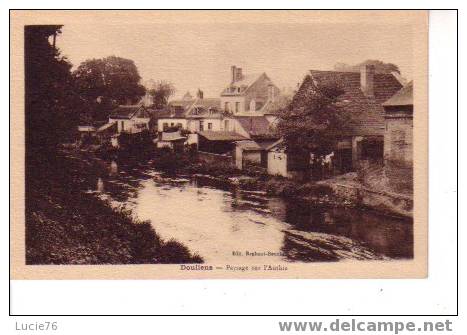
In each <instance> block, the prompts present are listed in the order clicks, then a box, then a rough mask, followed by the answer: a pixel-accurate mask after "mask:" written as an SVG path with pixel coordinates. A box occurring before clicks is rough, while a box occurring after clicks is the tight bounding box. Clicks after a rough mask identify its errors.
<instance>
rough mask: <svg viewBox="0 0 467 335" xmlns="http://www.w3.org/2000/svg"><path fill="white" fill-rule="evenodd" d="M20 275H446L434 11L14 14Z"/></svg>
mask: <svg viewBox="0 0 467 335" xmlns="http://www.w3.org/2000/svg"><path fill="white" fill-rule="evenodd" d="M10 32H11V36H10V41H11V45H10V71H11V79H10V80H11V82H10V85H11V90H10V92H11V94H10V138H11V142H10V146H11V147H10V150H11V161H10V171H11V172H10V174H11V181H10V187H11V193H10V197H11V202H10V203H11V205H10V208H11V214H10V231H11V239H10V254H11V256H10V257H11V268H10V271H11V277H12V279H223V278H225V279H248V278H251V279H273V278H282V279H295V278H297V279H299V278H425V277H427V276H428V267H427V264H428V255H427V235H428V215H427V212H428V208H427V201H428V179H427V170H428V159H427V158H428V157H427V155H428V133H427V132H428V94H427V90H428V12H427V11H397V10H381V11H366V10H361V11H346V10H333V11H313V10H308V11H300V10H291V11H285V10H284V11H268V10H255V11H247V10H213V11H194V10H193V11H190V10H182V11H170V10H168V11H164V10H144V11H143V10H136V11H132V10H115V11H99V10H55V11H48V10H13V11H11V12H10Z"/></svg>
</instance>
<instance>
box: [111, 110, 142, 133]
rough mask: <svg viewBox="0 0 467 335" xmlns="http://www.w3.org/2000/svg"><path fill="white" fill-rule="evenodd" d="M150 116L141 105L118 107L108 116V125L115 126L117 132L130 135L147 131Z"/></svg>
mask: <svg viewBox="0 0 467 335" xmlns="http://www.w3.org/2000/svg"><path fill="white" fill-rule="evenodd" d="M149 122H150V115H149V113H148V112H147V110H146V108H145V107H144V106H141V105H128V106H119V107H117V108H116V109H114V110H113V111H112V113H111V114H110V116H109V124H112V123H116V124H117V132H118V133H121V132H125V133H130V134H135V133H139V132H141V131H143V130H145V129H149Z"/></svg>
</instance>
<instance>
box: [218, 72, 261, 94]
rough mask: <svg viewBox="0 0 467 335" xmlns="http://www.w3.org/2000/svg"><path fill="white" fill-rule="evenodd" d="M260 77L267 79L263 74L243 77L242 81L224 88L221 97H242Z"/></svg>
mask: <svg viewBox="0 0 467 335" xmlns="http://www.w3.org/2000/svg"><path fill="white" fill-rule="evenodd" d="M262 76H265V77H267V75H266V73H265V72H263V73H259V74H258V73H256V74H253V73H252V74H247V75H243V76H242V79H240V80H237V81H235V82H233V83H230V84H229V85H228V86H227V87H226V88H224V90H223V91H222V92H221V95H243V94H244V93H245V92H246V91H247V90H248V88H249V87H250V86H251V85H253V84H254V83H255V82H256V81H257V80H258V79H259V78H260V77H262ZM238 88H240V91H238Z"/></svg>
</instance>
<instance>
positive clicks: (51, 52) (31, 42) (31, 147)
mask: <svg viewBox="0 0 467 335" xmlns="http://www.w3.org/2000/svg"><path fill="white" fill-rule="evenodd" d="M61 27H62V26H59V25H41V26H26V27H25V30H24V36H25V93H26V94H25V118H26V152H27V155H28V156H29V155H30V154H31V156H32V155H36V154H38V155H39V154H40V153H41V152H50V151H51V150H55V147H56V145H57V144H58V143H60V142H63V141H66V140H69V139H71V137H72V136H74V131H75V130H76V126H77V124H78V120H79V116H80V113H81V112H82V110H83V109H84V104H83V101H82V100H81V99H80V98H79V96H78V95H77V94H76V93H75V91H74V85H73V78H72V76H71V71H70V70H71V67H72V65H71V64H70V62H69V61H68V60H67V59H66V58H65V57H63V56H61V55H60V51H59V50H58V49H57V48H56V46H55V40H56V37H57V35H60V33H61ZM50 37H52V39H51V40H49V39H50Z"/></svg>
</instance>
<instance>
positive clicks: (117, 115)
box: [110, 105, 149, 119]
mask: <svg viewBox="0 0 467 335" xmlns="http://www.w3.org/2000/svg"><path fill="white" fill-rule="evenodd" d="M140 111H141V112H144V113H146V111H145V108H144V107H143V106H141V105H128V106H126V105H122V106H118V107H117V108H115V109H114V110H113V111H112V113H110V118H112V119H131V118H132V117H133V116H135V114H136V113H138V112H140ZM148 117H149V116H148Z"/></svg>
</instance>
